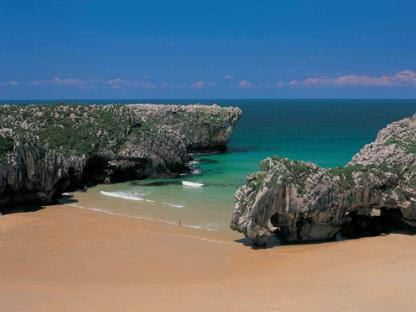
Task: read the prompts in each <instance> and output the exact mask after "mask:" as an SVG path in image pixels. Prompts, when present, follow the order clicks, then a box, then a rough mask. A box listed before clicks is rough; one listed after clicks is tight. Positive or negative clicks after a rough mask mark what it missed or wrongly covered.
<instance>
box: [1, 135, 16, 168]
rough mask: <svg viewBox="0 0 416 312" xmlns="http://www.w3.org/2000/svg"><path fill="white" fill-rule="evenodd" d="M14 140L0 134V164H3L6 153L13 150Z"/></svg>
mask: <svg viewBox="0 0 416 312" xmlns="http://www.w3.org/2000/svg"><path fill="white" fill-rule="evenodd" d="M13 146H14V140H13V139H12V138H5V137H1V136H0V164H4V160H5V157H6V155H7V153H9V152H11V151H13Z"/></svg>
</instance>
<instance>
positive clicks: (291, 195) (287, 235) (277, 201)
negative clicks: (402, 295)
mask: <svg viewBox="0 0 416 312" xmlns="http://www.w3.org/2000/svg"><path fill="white" fill-rule="evenodd" d="M398 227H410V228H412V227H416V115H414V116H413V117H411V118H406V119H403V120H400V121H397V122H393V123H392V124H390V125H388V126H387V127H386V128H384V129H382V130H381V131H380V132H379V133H378V135H377V138H376V140H375V141H374V142H373V143H371V144H368V145H365V146H364V147H363V148H362V149H361V150H360V151H359V152H358V153H357V154H356V155H355V156H354V157H353V158H352V160H351V161H350V162H349V163H348V164H347V165H346V166H344V167H338V168H332V169H324V168H320V167H319V166H317V165H315V164H313V163H308V162H302V161H293V160H289V159H285V158H279V157H272V158H267V159H265V160H263V161H262V162H261V163H260V171H259V172H257V173H255V174H251V175H249V176H248V177H247V182H246V184H245V185H243V186H242V187H240V188H239V189H238V190H237V192H236V194H235V207H234V211H233V216H232V221H231V228H232V229H233V230H236V231H239V232H241V233H243V234H244V235H245V236H246V237H249V238H250V239H251V240H252V241H253V243H254V244H255V245H259V246H261V245H265V244H266V243H267V240H268V238H269V237H270V236H274V235H277V236H278V237H279V239H280V240H281V241H283V242H289V243H290V242H308V241H321V240H330V239H334V238H336V237H344V236H345V237H354V236H360V235H376V234H379V233H382V232H384V231H388V230H390V229H394V228H398Z"/></svg>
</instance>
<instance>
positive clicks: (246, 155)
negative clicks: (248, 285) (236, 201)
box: [3, 99, 416, 230]
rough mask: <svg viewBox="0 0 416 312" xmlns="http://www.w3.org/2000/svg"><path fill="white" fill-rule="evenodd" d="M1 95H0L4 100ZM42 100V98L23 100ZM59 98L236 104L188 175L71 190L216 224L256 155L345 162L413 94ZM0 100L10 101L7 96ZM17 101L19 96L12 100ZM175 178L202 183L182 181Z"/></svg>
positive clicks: (85, 200)
mask: <svg viewBox="0 0 416 312" xmlns="http://www.w3.org/2000/svg"><path fill="white" fill-rule="evenodd" d="M5 102H6V101H3V103H5ZM24 102H26V103H45V102H46V101H24ZM50 102H65V103H98V104H100V103H103V104H104V103H165V104H168V103H169V104H190V103H202V104H213V103H217V104H218V105H221V106H238V107H240V108H241V109H242V111H243V116H242V118H241V120H240V122H239V124H238V126H237V128H236V129H235V132H234V134H233V137H232V139H231V141H230V143H229V150H228V152H227V153H224V154H215V155H199V156H196V157H195V158H196V160H197V161H198V160H200V162H199V163H196V164H195V165H194V166H195V173H196V174H195V175H192V176H186V177H181V178H178V179H170V180H163V181H162V182H164V183H156V184H154V183H152V182H161V181H154V180H144V181H131V182H127V183H120V184H114V185H99V186H97V187H94V188H92V189H90V190H88V192H86V193H82V194H79V195H78V197H79V198H80V203H81V204H82V205H84V206H85V205H87V206H88V207H87V208H93V209H99V210H104V211H107V212H111V213H118V214H125V215H131V216H136V217H141V218H148V219H155V220H160V221H164V222H172V223H177V222H179V220H180V222H181V223H182V224H183V225H188V226H195V227H198V228H203V229H208V230H223V229H226V228H228V223H229V220H230V216H231V211H232V208H233V194H234V192H235V191H236V189H237V188H238V187H239V186H240V185H242V184H243V183H244V181H245V177H246V175H247V174H248V173H250V172H253V171H256V170H257V168H258V163H259V161H260V160H261V159H264V158H266V157H268V156H273V155H279V156H283V157H288V158H291V159H297V160H305V161H312V162H315V163H317V164H318V165H320V166H323V167H336V166H341V165H344V164H345V163H347V162H348V161H349V160H350V159H351V157H352V156H353V155H354V154H355V153H356V152H358V151H359V149H360V148H361V147H362V146H363V145H365V144H367V143H369V142H371V141H373V140H374V138H375V136H376V135H377V132H378V130H380V129H381V128H383V127H385V126H386V125H387V124H388V123H390V122H392V121H395V120H399V119H401V118H404V117H407V116H411V115H413V114H415V113H416V100H327V99H326V100H272V99H270V100H269V99H257V100H247V99H227V100H224V99H212V100H168V99H166V100H123V101H119V100H88V101H82V100H78V101H50ZM7 103H13V102H11V101H7ZM14 103H17V104H21V103H22V101H19V102H14ZM182 181H189V182H197V183H202V184H204V186H202V187H199V188H190V187H185V186H183V185H182Z"/></svg>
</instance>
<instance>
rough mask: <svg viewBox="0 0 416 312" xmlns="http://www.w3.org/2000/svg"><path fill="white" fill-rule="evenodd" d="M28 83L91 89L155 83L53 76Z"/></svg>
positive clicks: (130, 86)
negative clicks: (52, 77)
mask: <svg viewBox="0 0 416 312" xmlns="http://www.w3.org/2000/svg"><path fill="white" fill-rule="evenodd" d="M28 84H30V85H34V86H68V87H79V88H84V89H85V88H86V89H91V88H94V87H101V88H105V87H107V88H112V89H119V88H122V87H129V88H142V89H156V88H157V85H156V84H154V83H153V82H151V81H141V80H132V79H121V78H113V79H107V80H106V79H81V78H64V79H62V78H54V79H49V80H32V81H29V82H28Z"/></svg>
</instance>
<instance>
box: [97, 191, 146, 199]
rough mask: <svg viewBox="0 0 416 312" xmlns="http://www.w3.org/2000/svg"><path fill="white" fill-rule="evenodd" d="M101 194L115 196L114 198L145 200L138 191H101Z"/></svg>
mask: <svg viewBox="0 0 416 312" xmlns="http://www.w3.org/2000/svg"><path fill="white" fill-rule="evenodd" d="M100 194H102V195H104V196H109V197H114V198H122V199H127V200H144V198H143V197H140V196H138V195H141V194H137V193H131V192H106V191H100Z"/></svg>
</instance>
